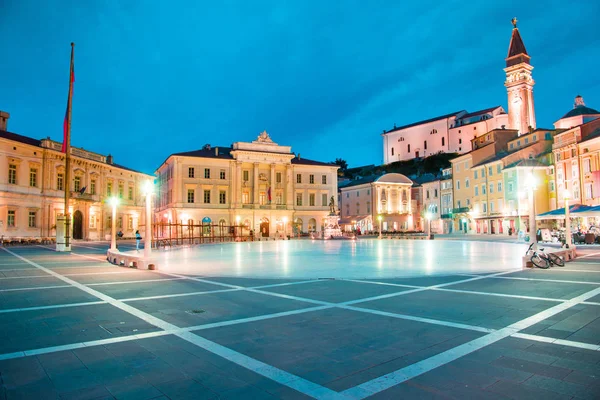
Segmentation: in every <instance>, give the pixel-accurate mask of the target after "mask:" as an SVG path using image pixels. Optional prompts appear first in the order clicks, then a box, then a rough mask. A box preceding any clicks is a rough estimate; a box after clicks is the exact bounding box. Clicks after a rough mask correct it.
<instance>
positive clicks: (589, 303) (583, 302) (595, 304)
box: [581, 301, 600, 306]
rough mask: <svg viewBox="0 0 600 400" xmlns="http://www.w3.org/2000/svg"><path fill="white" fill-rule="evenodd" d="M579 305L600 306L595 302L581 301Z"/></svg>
mask: <svg viewBox="0 0 600 400" xmlns="http://www.w3.org/2000/svg"><path fill="white" fill-rule="evenodd" d="M581 304H588V305H590V306H600V303H597V302H595V301H582V302H581Z"/></svg>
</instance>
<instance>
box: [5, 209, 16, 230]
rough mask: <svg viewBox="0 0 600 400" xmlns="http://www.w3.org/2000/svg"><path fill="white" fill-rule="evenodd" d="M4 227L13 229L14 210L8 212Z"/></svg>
mask: <svg viewBox="0 0 600 400" xmlns="http://www.w3.org/2000/svg"><path fill="white" fill-rule="evenodd" d="M6 225H8V227H9V228H14V227H15V210H8V218H7V221H6Z"/></svg>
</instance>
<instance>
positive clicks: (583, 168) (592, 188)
mask: <svg viewBox="0 0 600 400" xmlns="http://www.w3.org/2000/svg"><path fill="white" fill-rule="evenodd" d="M596 115H597V116H598V117H600V113H598V114H596ZM559 124H560V121H559ZM599 136H600V118H596V119H592V120H590V121H589V122H586V123H583V124H581V125H577V126H574V127H572V128H570V129H566V130H564V131H562V132H560V133H558V134H557V135H556V136H555V138H554V144H553V146H552V151H553V153H554V171H553V174H552V175H553V177H554V182H555V187H556V200H555V204H553V206H555V207H556V208H562V207H564V204H565V195H567V196H568V198H569V201H570V203H571V204H578V203H581V204H586V205H597V204H598V200H599V198H600V186H599V185H600V175H599V172H598V171H600V166H599V164H598V139H597V138H598V137H599Z"/></svg>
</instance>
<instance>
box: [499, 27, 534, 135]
mask: <svg viewBox="0 0 600 400" xmlns="http://www.w3.org/2000/svg"><path fill="white" fill-rule="evenodd" d="M511 22H512V25H513V29H512V36H511V38H510V45H509V46H508V55H507V56H506V59H505V61H506V68H505V69H504V72H506V81H505V82H504V86H506V91H507V94H508V119H509V126H510V127H511V128H512V129H517V130H518V131H519V133H520V134H521V135H523V134H525V133H527V132H529V131H530V129H532V128H533V129H535V109H534V107H533V85H534V84H535V82H534V81H533V78H532V76H531V71H532V70H533V67H532V66H531V63H530V60H531V57H529V54H527V50H526V49H525V44H524V43H523V39H522V38H521V34H520V33H519V29H518V28H517V18H516V17H515V18H513V19H512V21H511Z"/></svg>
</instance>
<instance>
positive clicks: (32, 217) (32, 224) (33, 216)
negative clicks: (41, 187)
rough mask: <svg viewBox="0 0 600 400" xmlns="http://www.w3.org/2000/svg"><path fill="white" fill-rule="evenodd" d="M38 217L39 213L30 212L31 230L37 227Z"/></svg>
mask: <svg viewBox="0 0 600 400" xmlns="http://www.w3.org/2000/svg"><path fill="white" fill-rule="evenodd" d="M36 216H37V213H36V212H35V211H29V227H30V228H35V227H36Z"/></svg>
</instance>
